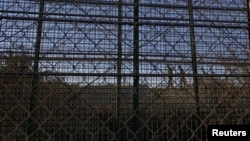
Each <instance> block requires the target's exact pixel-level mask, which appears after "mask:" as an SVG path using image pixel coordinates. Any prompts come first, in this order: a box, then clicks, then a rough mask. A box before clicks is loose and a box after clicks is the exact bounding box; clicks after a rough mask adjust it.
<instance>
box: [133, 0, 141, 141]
mask: <svg viewBox="0 0 250 141" xmlns="http://www.w3.org/2000/svg"><path fill="white" fill-rule="evenodd" d="M133 29H134V32H133V34H134V41H133V44H134V52H133V53H134V54H133V58H134V59H133V68H134V69H133V71H134V72H133V75H134V78H133V79H134V81H133V104H134V105H133V109H134V112H135V113H134V114H135V115H134V133H135V135H136V136H135V137H136V138H135V140H139V133H138V132H139V128H140V127H139V126H140V125H139V0H134V27H133Z"/></svg>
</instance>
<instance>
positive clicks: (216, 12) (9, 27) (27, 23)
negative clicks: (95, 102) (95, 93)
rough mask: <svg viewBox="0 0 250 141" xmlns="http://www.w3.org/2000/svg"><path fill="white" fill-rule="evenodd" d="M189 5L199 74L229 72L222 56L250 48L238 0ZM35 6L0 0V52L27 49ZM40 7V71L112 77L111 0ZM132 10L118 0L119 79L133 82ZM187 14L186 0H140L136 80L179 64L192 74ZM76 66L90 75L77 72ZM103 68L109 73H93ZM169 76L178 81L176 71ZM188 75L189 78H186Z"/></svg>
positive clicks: (155, 80) (98, 80) (238, 55)
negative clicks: (137, 72)
mask: <svg viewBox="0 0 250 141" xmlns="http://www.w3.org/2000/svg"><path fill="white" fill-rule="evenodd" d="M193 7H194V10H193V15H194V25H195V28H194V29H195V45H196V51H197V61H198V73H199V74H203V73H204V71H202V70H205V72H206V73H208V74H211V73H215V74H225V73H229V72H228V71H227V70H225V65H224V64H221V61H224V62H227V63H228V64H230V63H235V62H236V61H235V60H236V59H237V62H240V61H241V62H247V61H246V60H247V59H248V58H249V56H247V52H250V51H249V45H248V42H249V41H248V31H247V26H248V25H247V12H246V11H245V10H246V9H245V8H246V4H245V1H244V0H209V1H205V0H193ZM38 12H39V4H38V2H36V1H32V0H29V1H25V0H23V1H17V0H0V16H1V17H2V19H1V21H0V25H1V26H0V51H1V52H2V53H1V55H6V53H4V52H7V51H8V50H13V51H15V52H17V51H19V52H22V51H24V52H27V53H29V54H30V55H31V56H32V55H33V54H34V45H35V39H36V26H37V22H36V20H35V18H37V17H38ZM44 12H45V13H44V17H45V21H44V22H43V33H42V42H41V53H40V57H41V61H40V64H39V66H40V71H41V72H44V71H48V72H60V73H69V74H70V75H72V76H71V77H67V78H65V79H66V81H70V82H75V83H90V82H94V83H95V84H108V83H111V84H114V83H115V82H116V77H115V76H116V75H115V74H116V73H117V51H118V42H117V39H118V22H117V21H118V6H117V1H115V0H110V1H108V0H106V1H102V0H100V1H99V2H96V1H87V0H86V1H79V2H75V3H74V2H71V3H69V2H61V1H59V2H50V1H47V2H46V3H45V11H44ZM133 12H134V9H133V0H123V6H122V33H121V34H122V59H123V62H122V73H123V74H124V75H126V76H127V77H123V78H122V81H123V84H131V83H132V81H133V77H132V76H133V75H132V74H133ZM188 15H189V13H188V7H187V1H185V0H169V1H166V0H141V1H140V8H139V17H140V20H139V22H140V23H139V24H140V27H139V39H140V41H139V44H140V57H139V58H140V59H141V61H140V73H141V74H143V76H142V77H141V79H140V83H141V84H144V83H145V84H147V85H150V86H151V87H154V86H156V87H160V85H165V84H167V79H166V78H167V65H170V66H171V67H172V68H173V70H174V74H178V73H179V70H178V65H181V66H182V68H183V69H184V70H185V73H186V74H192V66H191V59H192V58H191V49H190V27H189V16H188ZM17 19H19V20H17ZM20 45H23V46H24V48H20ZM232 53H234V54H232ZM229 56H230V57H229ZM232 56H234V57H232ZM238 65H239V64H238ZM235 69H237V66H235ZM236 72H237V71H236ZM239 72H240V67H238V73H239ZM82 73H83V74H88V73H89V74H90V73H91V74H93V75H95V74H96V76H81V77H79V75H80V74H82ZM102 73H105V74H110V75H113V76H110V77H103V76H99V74H102ZM187 79H188V78H187ZM175 80H176V82H178V78H175ZM188 80H189V81H190V82H192V79H191V77H190V78H189V79H188Z"/></svg>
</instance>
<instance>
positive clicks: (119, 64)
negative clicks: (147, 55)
mask: <svg viewBox="0 0 250 141" xmlns="http://www.w3.org/2000/svg"><path fill="white" fill-rule="evenodd" d="M117 32H118V33H117V35H118V39H117V48H118V50H117V51H118V52H117V58H118V59H117V93H116V125H117V130H119V129H120V122H119V118H120V117H119V116H120V110H121V109H120V99H121V98H120V94H121V79H122V0H119V1H118V29H117ZM121 136H122V135H121V134H118V135H117V139H119V138H120V137H121Z"/></svg>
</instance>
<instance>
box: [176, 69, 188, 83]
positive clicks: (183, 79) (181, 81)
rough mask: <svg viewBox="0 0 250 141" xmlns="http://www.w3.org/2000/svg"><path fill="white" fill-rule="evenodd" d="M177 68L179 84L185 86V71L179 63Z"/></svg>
mask: <svg viewBox="0 0 250 141" xmlns="http://www.w3.org/2000/svg"><path fill="white" fill-rule="evenodd" d="M178 68H179V70H180V86H181V88H185V86H186V84H187V82H186V79H185V72H184V70H183V69H182V67H181V66H180V65H179V66H178Z"/></svg>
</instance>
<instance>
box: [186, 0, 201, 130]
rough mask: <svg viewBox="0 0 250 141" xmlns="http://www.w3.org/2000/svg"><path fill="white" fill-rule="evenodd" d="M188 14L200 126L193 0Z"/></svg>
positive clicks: (194, 85)
mask: <svg viewBox="0 0 250 141" xmlns="http://www.w3.org/2000/svg"><path fill="white" fill-rule="evenodd" d="M188 14H189V30H190V31H189V32H190V45H191V53H192V70H193V90H194V97H195V107H196V116H195V117H196V118H195V120H196V121H195V123H196V127H199V126H200V123H201V122H200V119H199V118H200V98H199V82H198V72H197V59H196V43H195V31H194V17H193V4H192V0H188ZM198 131H200V130H197V132H198ZM197 132H196V133H197Z"/></svg>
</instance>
